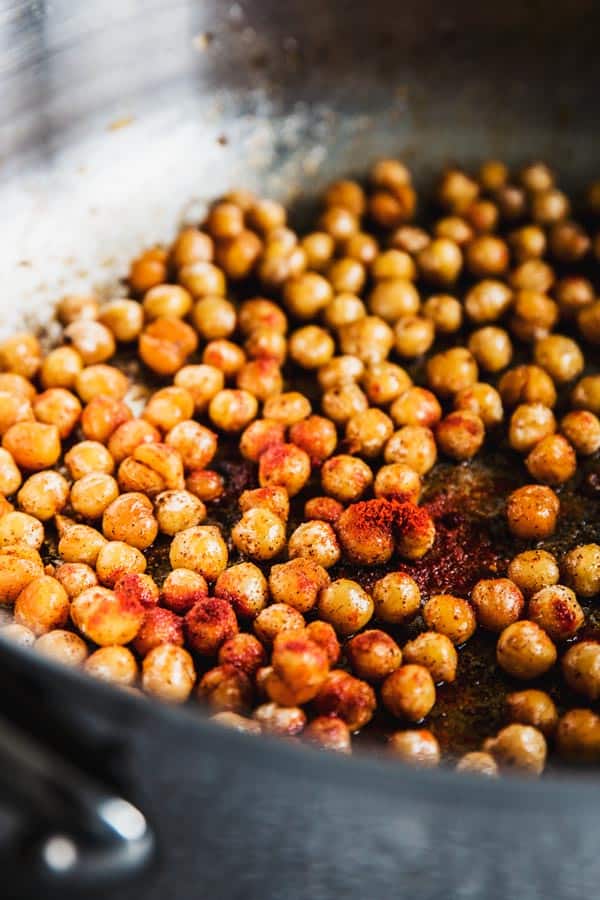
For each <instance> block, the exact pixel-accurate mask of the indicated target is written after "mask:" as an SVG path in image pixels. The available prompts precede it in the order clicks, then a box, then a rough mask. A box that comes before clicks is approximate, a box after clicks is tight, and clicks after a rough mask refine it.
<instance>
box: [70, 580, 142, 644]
mask: <svg viewBox="0 0 600 900" xmlns="http://www.w3.org/2000/svg"><path fill="white" fill-rule="evenodd" d="M71 618H72V620H73V622H74V624H75V625H76V627H77V628H78V629H79V631H80V632H81V633H82V634H83V635H84V637H87V638H89V639H90V640H92V641H94V643H96V644H100V646H101V647H107V646H109V645H111V644H128V643H129V641H132V640H133V638H134V637H135V636H136V634H137V633H138V631H139V629H140V626H141V624H142V622H143V619H144V608H143V606H142V605H141V604H140V603H138V602H136V601H131V600H129V601H128V602H124V601H123V600H121V599H120V598H119V597H118V595H117V594H115V593H114V591H111V590H108V588H103V587H93V588H89V589H88V590H86V591H83V593H81V594H79V596H77V597H75V598H74V599H73V600H72V602H71Z"/></svg>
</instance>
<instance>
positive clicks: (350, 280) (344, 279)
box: [326, 256, 366, 309]
mask: <svg viewBox="0 0 600 900" xmlns="http://www.w3.org/2000/svg"><path fill="white" fill-rule="evenodd" d="M327 277H328V279H329V281H330V283H331V287H332V288H333V290H334V292H335V293H336V294H358V293H360V291H361V290H362V289H363V287H364V283H365V279H366V272H365V267H364V266H363V264H362V263H360V262H359V261H358V260H356V259H351V258H350V257H347V256H345V257H343V258H342V259H336V260H334V262H332V263H331V264H330V265H329V268H328V270H327ZM328 306H329V304H328ZM326 309H327V307H326Z"/></svg>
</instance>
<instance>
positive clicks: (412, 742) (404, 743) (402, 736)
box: [388, 728, 440, 769]
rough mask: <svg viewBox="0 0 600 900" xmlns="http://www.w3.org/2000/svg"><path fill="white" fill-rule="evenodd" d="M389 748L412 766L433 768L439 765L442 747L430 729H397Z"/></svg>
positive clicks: (391, 737) (390, 740)
mask: <svg viewBox="0 0 600 900" xmlns="http://www.w3.org/2000/svg"><path fill="white" fill-rule="evenodd" d="M388 748H389V750H390V751H391V753H393V755H394V756H395V757H397V758H398V759H400V760H401V761H402V762H405V763H408V764H409V765H412V766H420V767H423V768H427V769H429V768H432V767H435V766H437V765H439V762H440V747H439V744H438V742H437V740H436V738H435V737H434V736H433V734H432V733H431V732H430V731H427V729H425V728H422V729H419V730H418V731H417V730H416V729H411V730H409V731H395V732H394V733H393V734H392V735H391V736H390V739H389V742H388Z"/></svg>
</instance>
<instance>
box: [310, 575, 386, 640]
mask: <svg viewBox="0 0 600 900" xmlns="http://www.w3.org/2000/svg"><path fill="white" fill-rule="evenodd" d="M318 612H319V616H320V618H322V619H324V620H325V621H326V622H329V624H330V625H333V627H334V628H335V630H336V631H337V632H338V634H341V635H349V634H354V632H356V631H360V629H361V628H364V626H365V625H366V624H367V622H368V621H369V620H370V619H371V617H372V615H373V600H372V599H371V597H370V596H369V595H368V594H367V593H366V591H364V590H363V589H362V588H361V586H360V585H359V584H357V583H356V582H355V581H350V579H348V578H338V579H337V580H336V581H332V582H331V584H328V585H327V586H326V587H324V588H323V589H322V590H321V591H320V593H319V599H318Z"/></svg>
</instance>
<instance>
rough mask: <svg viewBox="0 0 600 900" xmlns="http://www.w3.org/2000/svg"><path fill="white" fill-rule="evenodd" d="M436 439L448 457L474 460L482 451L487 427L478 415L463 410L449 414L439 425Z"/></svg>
mask: <svg viewBox="0 0 600 900" xmlns="http://www.w3.org/2000/svg"><path fill="white" fill-rule="evenodd" d="M435 437H436V441H437V445H438V447H439V448H440V450H441V451H442V453H445V454H446V456H450V457H452V459H456V460H459V461H461V460H465V459H472V457H473V456H475V454H476V453H477V452H478V451H479V450H480V449H481V446H482V444H483V441H484V439H485V427H484V425H483V422H482V421H481V419H480V418H479V416H478V415H476V414H475V413H472V412H470V411H469V410H467V409H461V410H457V411H456V412H451V413H449V414H448V415H447V416H446V417H445V418H443V419H442V420H441V422H439V423H438V425H437V427H436V431H435Z"/></svg>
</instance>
